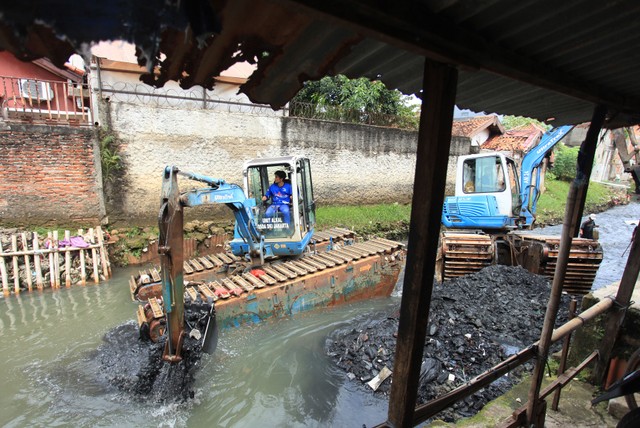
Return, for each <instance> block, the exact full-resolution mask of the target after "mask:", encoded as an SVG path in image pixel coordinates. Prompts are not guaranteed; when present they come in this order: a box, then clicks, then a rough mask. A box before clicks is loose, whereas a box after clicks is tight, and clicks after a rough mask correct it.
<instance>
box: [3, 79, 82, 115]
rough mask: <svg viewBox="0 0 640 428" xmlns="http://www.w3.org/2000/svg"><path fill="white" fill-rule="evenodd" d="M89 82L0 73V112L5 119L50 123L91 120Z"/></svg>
mask: <svg viewBox="0 0 640 428" xmlns="http://www.w3.org/2000/svg"><path fill="white" fill-rule="evenodd" d="M90 104H91V102H90V92H89V88H88V86H87V85H86V84H83V83H76V82H72V81H70V80H67V81H54V80H41V79H32V78H20V77H8V76H0V114H2V118H3V119H4V120H5V121H11V122H25V123H36V124H47V125H52V124H54V125H85V126H89V125H91V124H92V119H91V108H90Z"/></svg>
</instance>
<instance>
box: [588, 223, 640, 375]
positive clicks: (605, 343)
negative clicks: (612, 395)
mask: <svg viewBox="0 0 640 428" xmlns="http://www.w3.org/2000/svg"><path fill="white" fill-rule="evenodd" d="M639 274H640V225H638V226H636V228H635V231H634V232H633V238H632V241H631V249H630V251H629V258H628V259H627V264H626V266H625V268H624V272H623V273H622V279H621V280H620V285H619V286H618V293H617V294H616V303H617V305H616V306H615V309H616V310H614V311H613V312H611V313H610V315H609V319H608V320H607V326H606V327H605V332H604V337H603V338H602V342H601V343H600V350H599V351H600V356H599V358H598V363H597V364H596V370H595V379H596V381H598V383H599V384H600V385H602V386H604V384H605V380H606V379H607V370H608V368H609V364H610V360H611V352H612V351H613V346H614V345H615V343H616V340H617V339H618V336H619V335H620V327H621V326H622V323H623V322H624V317H625V315H626V314H627V308H628V306H629V303H630V302H631V295H632V294H633V289H634V288H635V285H636V282H637V281H638V275H639Z"/></svg>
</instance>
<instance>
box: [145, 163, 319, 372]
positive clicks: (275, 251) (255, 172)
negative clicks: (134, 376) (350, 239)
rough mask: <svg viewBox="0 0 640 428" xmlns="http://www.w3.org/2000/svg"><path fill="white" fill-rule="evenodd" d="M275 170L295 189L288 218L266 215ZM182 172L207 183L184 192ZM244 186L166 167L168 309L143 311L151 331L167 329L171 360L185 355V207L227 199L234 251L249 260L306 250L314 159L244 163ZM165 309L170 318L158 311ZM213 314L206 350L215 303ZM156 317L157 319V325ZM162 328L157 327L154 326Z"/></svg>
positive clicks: (207, 342)
mask: <svg viewBox="0 0 640 428" xmlns="http://www.w3.org/2000/svg"><path fill="white" fill-rule="evenodd" d="M276 171H282V172H284V173H285V174H286V178H285V182H287V183H289V184H290V185H291V188H292V190H293V191H292V195H291V204H290V206H289V212H290V215H289V222H286V221H285V220H284V216H282V214H281V213H275V214H273V215H267V212H266V210H265V209H264V207H263V201H262V197H263V196H264V195H265V194H267V189H268V188H269V185H270V184H271V180H272V179H273V177H274V174H275V172H276ZM178 176H183V177H185V178H188V179H190V180H193V181H196V182H200V183H204V184H206V186H205V187H199V188H196V189H192V190H189V191H186V192H181V191H180V189H179V186H178ZM243 177H244V189H243V188H241V187H240V186H238V185H236V184H231V183H227V182H226V181H225V180H223V179H218V178H211V177H207V176H204V175H200V174H196V173H192V172H184V171H181V170H179V169H178V168H177V167H175V166H167V167H166V168H165V170H164V173H163V179H162V191H161V207H160V213H159V217H158V224H159V229H160V234H159V244H158V252H159V254H160V263H161V276H162V303H163V308H159V307H157V308H154V307H152V306H153V305H151V306H150V307H149V308H148V309H149V311H156V312H158V314H156V315H155V316H153V315H150V316H148V317H147V316H146V315H144V313H143V314H142V315H141V316H140V321H141V324H145V323H144V322H143V321H145V322H146V320H147V319H153V320H154V321H152V322H151V323H146V324H145V325H147V326H148V328H149V330H150V333H151V336H153V335H155V336H159V335H162V334H164V328H165V326H166V333H167V340H166V342H165V348H164V352H163V359H164V360H166V361H169V362H178V361H180V360H181V358H182V357H181V349H182V344H183V341H184V335H185V325H184V324H185V321H184V292H185V290H184V278H183V277H184V272H183V261H184V260H183V208H184V207H195V206H199V205H208V204H224V205H226V206H227V207H229V208H230V209H231V211H232V212H233V214H234V216H235V219H236V223H235V232H234V239H233V240H232V241H231V243H230V245H231V251H232V253H233V254H234V255H236V256H239V257H240V258H246V262H247V265H248V266H249V267H251V266H260V265H262V264H263V263H264V261H265V260H266V259H270V258H275V257H283V256H299V255H301V254H303V252H304V251H305V249H306V247H307V245H308V244H309V241H310V239H311V236H312V235H313V231H314V226H315V202H314V199H313V186H312V181H311V166H310V163H309V159H307V158H305V157H300V156H288V157H278V158H267V159H256V160H251V161H248V162H246V163H245V165H244V168H243ZM161 312H164V314H165V318H162V321H160V318H159V317H158V315H160V314H161ZM209 315H210V319H211V320H212V321H213V322H208V323H207V328H206V331H205V333H204V336H205V337H204V340H203V344H204V345H203V348H204V349H205V351H206V350H207V349H208V348H209V349H212V348H214V347H215V341H216V339H215V337H214V335H215V331H216V328H215V325H212V324H215V314H214V310H213V306H212V307H211V312H210V314H209ZM154 322H155V324H154ZM155 330H158V331H155Z"/></svg>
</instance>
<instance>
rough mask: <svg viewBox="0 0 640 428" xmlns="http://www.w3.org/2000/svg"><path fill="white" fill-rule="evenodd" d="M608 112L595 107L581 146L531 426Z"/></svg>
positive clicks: (532, 393)
mask: <svg viewBox="0 0 640 428" xmlns="http://www.w3.org/2000/svg"><path fill="white" fill-rule="evenodd" d="M606 113H607V108H606V107H604V106H600V105H599V106H597V107H596V108H595V109H594V112H593V119H592V120H591V126H590V127H589V131H587V136H586V138H585V140H584V141H583V142H582V145H581V146H580V153H579V155H578V171H577V174H576V178H575V180H573V182H572V183H571V187H570V188H569V195H568V197H567V205H566V210H565V215H564V223H563V227H562V235H561V238H560V251H559V254H558V261H557V264H556V270H555V273H554V276H553V284H552V287H551V295H550V297H549V303H548V304H547V312H546V314H545V317H544V324H543V326H542V333H541V334H540V342H539V346H538V358H537V360H536V367H535V369H534V371H533V376H532V378H531V379H532V380H531V388H530V389H529V400H528V406H527V423H528V424H529V425H532V424H533V425H534V426H536V425H537V424H538V419H537V415H538V413H539V410H540V409H539V406H540V400H539V395H540V386H541V384H542V377H543V375H544V368H545V365H546V363H547V358H548V356H549V347H550V345H551V337H552V334H553V328H554V325H555V320H556V317H557V316H558V308H559V306H560V297H561V295H562V284H563V283H564V278H565V274H566V271H567V265H568V262H569V253H570V251H571V242H572V240H573V233H574V231H575V230H576V227H577V223H578V221H579V217H578V215H579V214H580V213H579V210H580V207H581V206H582V205H583V203H584V202H583V201H584V199H585V198H586V194H587V187H588V183H589V177H590V175H591V167H592V164H593V158H594V155H595V151H596V145H597V143H598V133H599V132H600V129H601V128H602V124H603V123H604V118H605V114H606Z"/></svg>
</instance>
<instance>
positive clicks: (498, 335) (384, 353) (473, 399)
mask: <svg viewBox="0 0 640 428" xmlns="http://www.w3.org/2000/svg"><path fill="white" fill-rule="evenodd" d="M550 290H551V285H550V283H549V281H548V280H547V279H546V278H545V277H542V276H539V275H535V274H532V273H530V272H528V271H526V270H524V269H522V268H520V267H507V266H498V265H496V266H490V267H487V268H485V269H483V270H481V271H480V272H478V273H476V274H473V275H468V276H465V277H461V278H457V279H455V280H451V281H447V282H444V283H442V284H440V283H437V282H436V283H434V290H433V295H432V300H431V309H430V312H429V323H428V325H427V332H426V338H425V346H424V351H423V358H422V367H421V371H420V383H419V388H418V403H425V402H427V401H429V400H431V399H433V398H435V397H437V396H440V395H442V394H445V393H447V392H449V391H451V390H452V389H454V388H457V387H458V386H460V385H462V384H464V383H466V382H467V381H469V380H470V379H472V378H473V377H475V376H477V375H479V374H481V373H483V372H484V371H486V370H487V369H490V368H491V367H493V366H494V365H496V364H498V363H500V362H501V361H503V360H504V359H505V358H506V357H507V356H508V355H511V354H513V353H515V352H517V351H519V350H520V349H523V348H525V347H527V346H528V345H530V344H532V343H534V342H536V341H537V340H539V339H540V332H541V330H542V325H543V322H544V315H545V311H546V305H547V302H548V299H549V295H550ZM569 301H570V297H569V296H567V295H563V296H562V302H561V304H560V311H559V314H558V319H557V320H556V326H558V325H560V324H562V323H564V322H566V320H567V318H568V303H569ZM398 311H399V308H396V309H395V311H394V312H393V313H376V314H368V315H366V316H362V317H359V318H357V319H356V320H354V321H353V322H352V323H350V325H349V327H346V328H342V329H338V330H336V331H334V332H332V333H331V334H330V335H329V337H328V338H327V341H326V344H325V351H326V352H327V354H328V355H329V356H330V357H331V358H332V359H333V360H334V361H335V363H336V364H337V365H338V367H339V368H341V369H343V370H345V371H346V372H347V376H348V377H349V379H351V380H353V381H360V382H362V383H363V384H365V383H367V382H369V381H370V380H371V379H373V378H374V377H375V376H376V375H377V374H378V373H379V372H380V370H382V368H383V367H385V366H386V367H387V368H388V369H389V370H393V364H394V352H395V347H396V336H397V331H398V318H399V312H398ZM354 326H355V327H354ZM559 345H560V344H559V343H558V344H556V345H555V346H556V348H552V349H554V350H555V349H559V348H557V346H559ZM532 364H533V363H531V362H530V363H528V364H526V365H524V366H521V367H519V368H518V369H516V370H513V371H511V372H510V373H509V374H508V375H507V376H503V377H502V378H500V379H498V380H497V381H495V382H493V383H492V384H491V385H489V386H488V387H486V388H483V389H481V390H479V391H478V392H476V393H475V394H473V395H471V396H470V397H467V398H466V399H465V400H462V401H459V402H458V403H456V404H455V405H454V406H453V407H451V408H449V409H447V410H444V411H443V412H441V413H439V414H438V415H437V416H436V418H437V419H442V420H445V421H447V422H452V421H455V420H457V419H460V418H462V417H467V416H472V415H474V414H475V413H477V412H478V411H479V410H480V409H481V408H482V407H483V406H484V405H485V404H486V403H487V402H489V401H491V400H493V399H495V398H496V397H498V396H500V395H502V394H504V393H505V392H506V391H508V390H509V389H510V388H511V387H512V386H513V385H514V384H515V383H517V382H518V381H519V380H520V379H521V376H522V374H523V370H527V371H530V370H531V369H532V367H533V365H532ZM392 378H393V375H392V376H390V377H389V378H387V380H385V381H384V382H383V383H382V384H381V385H380V386H379V388H378V389H377V390H376V392H375V394H388V393H389V390H390V389H391V385H390V380H391V379H392ZM365 387H366V388H369V387H368V386H365ZM369 390H371V389H369Z"/></svg>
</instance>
